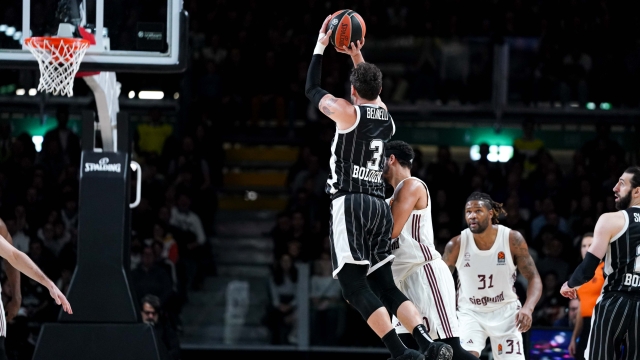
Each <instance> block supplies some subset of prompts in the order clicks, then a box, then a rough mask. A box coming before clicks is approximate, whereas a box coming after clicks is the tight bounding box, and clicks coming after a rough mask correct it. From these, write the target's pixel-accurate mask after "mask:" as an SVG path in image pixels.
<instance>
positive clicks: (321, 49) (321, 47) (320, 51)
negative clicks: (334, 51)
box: [313, 33, 327, 55]
mask: <svg viewBox="0 0 640 360" xmlns="http://www.w3.org/2000/svg"><path fill="white" fill-rule="evenodd" d="M325 35H326V34H323V33H320V34H318V43H316V48H315V49H313V54H314V55H316V54H318V55H322V54H323V53H324V48H326V47H327V46H326V45H322V44H320V39H322V38H323V37H324V36H325Z"/></svg>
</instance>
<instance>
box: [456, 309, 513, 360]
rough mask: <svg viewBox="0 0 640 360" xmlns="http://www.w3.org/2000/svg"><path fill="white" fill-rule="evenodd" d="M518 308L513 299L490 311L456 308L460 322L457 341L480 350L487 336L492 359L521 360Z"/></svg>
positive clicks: (470, 349)
mask: <svg viewBox="0 0 640 360" xmlns="http://www.w3.org/2000/svg"><path fill="white" fill-rule="evenodd" d="M520 308H521V306H520V302H519V301H515V302H512V303H510V304H506V305H504V306H503V307H501V308H499V309H497V310H494V311H491V312H478V311H471V310H468V309H460V311H458V320H459V321H460V323H461V324H464V327H462V328H461V330H460V345H462V347H463V348H464V349H465V350H467V351H475V352H477V353H478V354H480V353H481V352H482V350H483V349H484V347H485V344H486V342H487V337H488V338H489V339H490V341H491V350H492V352H493V357H494V359H520V360H524V359H525V357H524V345H523V342H522V334H521V333H520V331H518V329H517V328H516V314H517V313H518V311H519V310H520Z"/></svg>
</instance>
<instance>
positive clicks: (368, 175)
mask: <svg viewBox="0 0 640 360" xmlns="http://www.w3.org/2000/svg"><path fill="white" fill-rule="evenodd" d="M351 177H354V178H356V179H360V180H366V181H371V182H376V183H382V171H373V170H369V169H367V168H365V167H361V166H358V165H353V173H352V174H351Z"/></svg>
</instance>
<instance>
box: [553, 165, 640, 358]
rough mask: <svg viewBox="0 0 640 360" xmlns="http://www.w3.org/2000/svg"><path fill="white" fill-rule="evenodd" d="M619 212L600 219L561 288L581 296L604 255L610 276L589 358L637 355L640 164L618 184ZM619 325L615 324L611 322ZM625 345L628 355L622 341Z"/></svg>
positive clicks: (597, 314) (594, 323) (591, 337)
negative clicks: (578, 292)
mask: <svg viewBox="0 0 640 360" xmlns="http://www.w3.org/2000/svg"><path fill="white" fill-rule="evenodd" d="M613 192H614V194H615V205H616V209H618V210H619V211H616V212H609V213H604V214H602V215H601V216H600V218H599V219H598V221H597V222H596V227H595V230H594V233H593V241H592V242H591V246H589V249H588V250H587V253H586V255H585V257H584V259H583V260H582V263H580V265H578V268H577V269H576V270H575V272H574V273H573V275H571V277H570V278H569V281H567V282H565V283H564V284H563V285H562V289H560V293H561V294H562V295H563V296H565V297H568V298H569V299H575V298H576V296H577V294H576V290H577V289H578V288H579V287H580V286H582V285H584V284H585V283H586V282H588V281H590V280H591V279H592V278H593V276H594V274H595V272H596V269H597V268H598V265H599V264H600V261H601V260H602V259H603V258H604V273H605V281H604V286H603V287H602V294H601V295H600V298H598V301H597V303H596V306H595V308H594V309H593V317H592V320H591V332H590V334H589V341H588V342H587V349H586V350H585V353H584V358H585V359H591V360H608V359H637V358H638V339H639V338H640V333H639V332H638V319H639V318H640V275H639V274H640V167H638V166H632V167H629V168H627V169H626V170H625V171H624V173H623V174H622V176H621V177H620V179H618V183H617V184H616V186H615V187H614V188H613ZM612 324H614V326H611V325H612ZM623 344H624V357H622V354H621V351H620V349H621V345H623Z"/></svg>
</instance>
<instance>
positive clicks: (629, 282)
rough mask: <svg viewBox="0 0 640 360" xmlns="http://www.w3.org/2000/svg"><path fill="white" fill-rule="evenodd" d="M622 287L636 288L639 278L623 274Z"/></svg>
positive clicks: (639, 284)
mask: <svg viewBox="0 0 640 360" xmlns="http://www.w3.org/2000/svg"><path fill="white" fill-rule="evenodd" d="M623 285H626V286H633V287H638V286H640V276H638V275H635V274H629V273H627V274H624V282H623Z"/></svg>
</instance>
